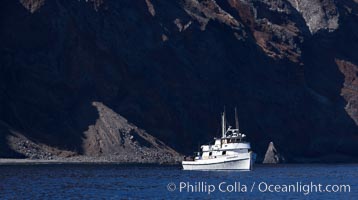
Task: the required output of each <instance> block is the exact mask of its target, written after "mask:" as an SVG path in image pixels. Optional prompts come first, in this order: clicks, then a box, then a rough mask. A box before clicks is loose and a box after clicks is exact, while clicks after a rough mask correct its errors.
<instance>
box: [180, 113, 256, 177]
mask: <svg viewBox="0 0 358 200" xmlns="http://www.w3.org/2000/svg"><path fill="white" fill-rule="evenodd" d="M221 117H222V120H221V121H222V136H221V138H214V144H212V145H202V146H201V152H198V154H197V156H196V157H195V158H194V160H191V161H187V160H185V161H183V162H182V165H183V169H184V170H251V169H252V167H253V164H254V162H255V159H256V154H255V153H253V152H252V151H251V146H250V143H248V142H245V141H244V138H245V137H246V135H245V134H243V133H240V130H239V123H238V119H237V112H236V109H235V121H236V128H235V129H232V128H231V126H229V128H226V119H225V112H224V113H222V116H221Z"/></svg>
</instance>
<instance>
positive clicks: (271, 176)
mask: <svg viewBox="0 0 358 200" xmlns="http://www.w3.org/2000/svg"><path fill="white" fill-rule="evenodd" d="M168 184H169V186H168ZM318 184H321V185H322V186H321V187H322V188H321V192H320V191H318ZM174 185H175V186H174ZM289 185H291V186H289ZM314 185H317V186H314ZM327 185H330V186H328V188H326V187H327ZM341 185H345V186H344V187H346V188H345V190H346V191H345V192H344V191H343V189H344V188H343V186H341ZM347 185H349V187H350V188H349V190H350V191H348V188H347V187H348V186H347ZM245 186H246V190H245ZM285 186H287V187H286V188H288V187H291V190H290V191H287V190H284V188H285ZM295 187H296V188H295ZM270 188H271V189H270ZM300 188H301V189H300ZM213 189H214V190H213ZM269 189H270V190H271V191H269ZM293 189H295V191H294V190H293ZM326 189H327V190H326ZM169 190H174V191H169ZM209 190H210V191H211V192H210V194H209ZM329 191H331V192H329ZM333 191H337V192H333ZM0 199H325V200H329V199H345V200H346V199H358V165H278V166H265V165H256V166H255V169H254V170H253V171H247V172H240V171H183V170H181V168H180V166H138V165H130V166H123V165H26V166H24V165H23V166H20V165H18V166H0Z"/></svg>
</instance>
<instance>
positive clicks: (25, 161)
mask: <svg viewBox="0 0 358 200" xmlns="http://www.w3.org/2000/svg"><path fill="white" fill-rule="evenodd" d="M47 164H56V165H57V164H98V165H100V164H116V165H161V166H174V165H180V161H179V160H176V161H173V162H145V161H144V162H123V161H119V160H108V159H104V158H91V157H86V158H83V157H81V158H79V157H76V158H71V159H53V160H44V159H28V158H25V159H17V158H0V166H2V165H47Z"/></svg>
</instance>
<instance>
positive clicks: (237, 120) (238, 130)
mask: <svg viewBox="0 0 358 200" xmlns="http://www.w3.org/2000/svg"><path fill="white" fill-rule="evenodd" d="M235 126H236V127H235V128H236V129H237V132H238V133H240V129H239V118H238V117H237V109H236V107H235Z"/></svg>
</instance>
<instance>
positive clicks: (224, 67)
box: [0, 0, 358, 161]
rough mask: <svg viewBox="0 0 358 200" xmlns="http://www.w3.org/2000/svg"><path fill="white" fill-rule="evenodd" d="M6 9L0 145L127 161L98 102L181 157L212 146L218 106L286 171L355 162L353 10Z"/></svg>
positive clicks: (273, 3) (196, 6) (243, 2)
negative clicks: (234, 111) (275, 150)
mask: <svg viewBox="0 0 358 200" xmlns="http://www.w3.org/2000/svg"><path fill="white" fill-rule="evenodd" d="M3 5H4V6H2V7H1V8H0V9H1V23H0V26H1V27H0V28H1V29H0V44H1V49H0V60H1V67H0V102H1V104H0V120H1V121H2V122H4V124H6V126H2V128H1V130H2V131H1V137H0V141H1V142H2V144H5V143H6V137H7V135H9V134H10V133H9V131H8V130H9V129H10V128H6V127H11V128H12V129H14V130H16V131H19V132H21V133H23V134H24V135H25V136H26V137H28V138H30V139H31V140H33V141H36V142H38V143H43V144H46V145H49V146H52V147H56V148H59V149H65V150H69V151H72V152H77V153H78V154H85V155H88V154H93V155H96V156H105V155H107V154H109V153H110V152H116V151H117V153H119V152H125V151H124V150H123V149H122V147H121V146H116V145H114V146H111V144H110V143H111V142H110V141H112V140H114V141H117V140H118V141H122V140H121V137H120V135H121V133H122V132H121V131H114V132H113V131H112V130H121V129H122V128H123V127H125V126H124V125H123V127H122V125H121V123H120V122H121V121H122V120H121V119H122V118H121V117H118V119H117V118H116V117H114V118H116V119H117V120H118V124H117V125H118V127H114V129H112V128H108V127H107V126H106V125H105V121H103V119H102V120H101V118H100V117H99V115H98V110H97V109H98V107H97V109H96V108H95V107H93V106H92V102H103V104H104V105H106V107H108V109H110V110H112V111H113V112H114V113H118V114H119V115H120V116H123V117H125V118H126V119H128V120H129V121H131V122H133V123H134V124H136V125H137V126H138V127H140V128H142V129H144V130H146V131H147V132H149V133H151V134H153V136H155V137H157V138H158V139H160V140H162V141H164V142H165V143H166V144H169V146H171V147H172V148H174V149H176V150H178V151H180V152H182V153H189V152H191V151H193V150H195V149H196V147H197V145H198V143H202V142H207V141H208V140H210V139H211V138H212V137H214V136H216V135H218V131H217V130H219V123H218V121H219V120H218V118H219V116H218V113H220V112H221V110H222V109H223V107H224V106H226V108H227V109H230V108H232V107H234V106H238V108H239V119H240V121H241V123H240V124H242V128H243V130H244V131H245V132H246V133H247V135H248V136H249V139H250V140H251V141H252V143H253V146H254V148H255V149H256V151H257V152H258V153H259V155H263V154H264V153H265V150H266V145H267V143H268V142H269V141H274V142H275V143H277V144H278V145H279V146H280V147H281V151H282V153H283V154H284V155H285V156H286V159H287V160H288V161H305V160H309V159H312V160H316V161H317V160H324V161H333V160H332V158H333V156H334V158H335V159H336V158H337V156H338V157H339V158H342V159H341V160H342V161H352V160H354V159H356V158H357V153H356V152H358V151H357V150H358V149H357V145H356V144H357V142H358V127H357V123H356V122H357V121H358V116H357V114H356V113H357V112H358V111H357V107H358V106H357V101H356V99H357V93H356V92H355V91H354V84H355V82H354V80H355V77H356V74H355V72H356V69H355V68H356V66H357V63H358V57H357V55H356V54H355V52H358V42H357V41H358V40H357V38H358V29H357V24H358V22H357V20H358V15H357V13H358V4H357V2H356V1H351V0H342V1H333V0H324V1H318V0H317V1H316V0H314V1H309V0H300V1H299V0H262V1H254V0H225V1H215V0H175V1H174V0H173V1H164V0H138V1H130V0H121V1H114V0H92V1H82V0H81V1H76V0H61V1H60V0H54V1H45V0H21V1H10V0H6V1H5V2H4V3H3ZM121 127H122V128H121ZM134 129H136V128H134ZM136 130H137V129H136ZM138 130H139V129H138ZM137 132H138V133H141V132H142V131H137ZM89 133H91V134H89ZM88 134H89V135H88ZM113 134H114V135H113ZM125 134H128V137H125V138H127V139H124V140H123V141H124V142H125V143H128V144H132V143H131V142H130V141H131V140H130V139H128V138H130V135H131V133H130V132H128V131H127V132H125ZM139 135H140V134H139ZM112 136H113V138H112V139H110V138H111V137H112ZM148 137H150V136H148ZM85 138H87V139H85ZM89 138H90V139H89ZM91 138H92V139H91ZM98 138H101V139H100V140H101V141H102V143H100V142H98V141H99V140H98ZM105 138H106V139H105ZM150 138H151V137H150ZM149 141H154V140H152V139H149ZM156 144H157V145H159V143H156V142H153V145H154V146H155V145H156ZM131 146H132V147H133V148H135V149H137V150H138V149H139V147H140V145H139V146H136V145H135V144H134V143H133V144H132V145H131ZM89 147H91V148H89ZM4 148H5V147H4ZM99 149H102V150H101V151H100V150H99ZM133 151H134V149H133ZM3 152H11V147H9V148H6V149H4V151H3ZM101 152H102V153H101ZM4 154H8V153H4ZM15 154H16V153H14V154H12V155H15ZM343 155H344V156H343Z"/></svg>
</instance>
